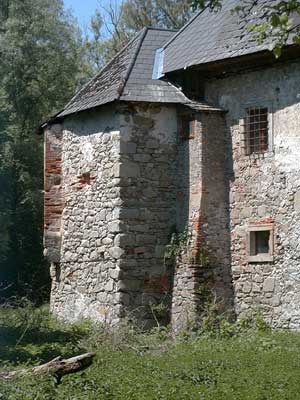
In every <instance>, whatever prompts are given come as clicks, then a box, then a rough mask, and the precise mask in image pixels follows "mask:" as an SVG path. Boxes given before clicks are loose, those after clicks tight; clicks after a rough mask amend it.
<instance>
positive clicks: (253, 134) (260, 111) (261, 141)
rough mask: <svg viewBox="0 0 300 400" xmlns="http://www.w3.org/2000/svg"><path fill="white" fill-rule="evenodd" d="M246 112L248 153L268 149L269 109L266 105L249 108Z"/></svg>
mask: <svg viewBox="0 0 300 400" xmlns="http://www.w3.org/2000/svg"><path fill="white" fill-rule="evenodd" d="M246 113H247V114H246V118H245V135H246V137H245V140H246V152H247V154H253V153H264V152H266V151H268V148H269V137H268V136H269V135H268V109H267V108H266V107H264V108H263V107H255V108H248V109H246Z"/></svg>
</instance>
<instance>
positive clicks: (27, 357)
mask: <svg viewBox="0 0 300 400" xmlns="http://www.w3.org/2000/svg"><path fill="white" fill-rule="evenodd" d="M85 335H86V333H85V332H84V331H81V330H79V329H76V330H74V331H73V330H71V331H63V330H59V329H53V330H46V329H45V330H43V329H28V330H27V331H25V332H24V329H20V328H15V327H7V326H4V327H3V326H0V364H2V363H6V362H10V363H11V364H14V365H15V364H19V363H29V364H36V363H43V362H47V361H50V360H51V359H53V358H55V357H57V356H63V357H71V356H73V355H74V353H75V352H80V351H81V350H82V349H80V347H79V346H78V341H79V340H80V339H83V338H84V337H85Z"/></svg>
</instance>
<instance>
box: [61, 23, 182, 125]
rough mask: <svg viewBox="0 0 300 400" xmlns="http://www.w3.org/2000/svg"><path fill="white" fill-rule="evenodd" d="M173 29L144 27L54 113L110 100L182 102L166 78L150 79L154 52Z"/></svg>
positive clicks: (71, 110) (178, 92)
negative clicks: (61, 109) (63, 106)
mask: <svg viewBox="0 0 300 400" xmlns="http://www.w3.org/2000/svg"><path fill="white" fill-rule="evenodd" d="M174 34H175V31H172V30H163V29H154V28H145V29H143V30H142V31H141V32H139V33H138V34H137V35H136V36H135V38H134V39H133V40H132V41H131V42H129V44H128V45H127V46H126V47H125V48H124V49H122V50H121V51H120V52H119V53H118V54H117V55H116V56H115V57H114V58H113V59H112V60H111V61H110V62H109V63H108V64H107V65H106V66H105V67H104V68H103V69H102V71H100V73H99V74H98V75H96V76H95V77H94V78H93V79H91V80H90V81H89V82H88V83H87V85H85V86H84V87H83V88H82V89H81V90H80V91H79V92H78V93H77V94H76V95H75V96H74V97H73V98H72V99H71V101H70V102H69V103H68V104H67V105H66V106H65V108H64V110H63V111H61V112H60V113H59V114H57V116H56V117H58V118H59V117H64V116H67V115H69V114H73V113H76V112H79V111H83V110H87V109H90V108H94V107H97V106H100V105H102V104H106V103H109V102H112V101H114V100H121V101H137V100H138V101H147V102H157V101H159V102H168V103H169V102H172V103H182V102H186V101H187V98H186V97H185V96H184V94H183V93H182V92H181V91H180V90H179V89H178V88H176V87H175V86H173V85H171V84H170V83H169V82H166V81H162V80H156V79H155V80H153V79H152V70H153V65H154V59H155V52H156V50H157V49H158V48H161V47H162V46H163V45H164V44H165V43H166V42H167V41H168V40H169V39H170V38H171V37H172V36H173V35H174Z"/></svg>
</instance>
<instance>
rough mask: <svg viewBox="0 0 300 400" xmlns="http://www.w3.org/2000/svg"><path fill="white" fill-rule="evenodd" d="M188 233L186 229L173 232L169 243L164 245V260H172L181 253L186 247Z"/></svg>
mask: <svg viewBox="0 0 300 400" xmlns="http://www.w3.org/2000/svg"><path fill="white" fill-rule="evenodd" d="M188 241H189V233H188V231H187V230H184V231H183V232H173V233H172V235H171V239H170V242H169V244H168V245H167V246H166V252H165V260H170V261H171V262H174V261H175V260H176V258H177V257H179V256H180V255H182V254H183V253H184V252H185V251H187V248H188Z"/></svg>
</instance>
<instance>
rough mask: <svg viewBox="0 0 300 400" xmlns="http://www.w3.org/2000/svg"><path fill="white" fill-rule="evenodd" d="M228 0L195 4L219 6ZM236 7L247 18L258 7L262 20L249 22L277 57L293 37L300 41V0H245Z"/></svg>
mask: <svg viewBox="0 0 300 400" xmlns="http://www.w3.org/2000/svg"><path fill="white" fill-rule="evenodd" d="M223 2H224V0H194V2H193V6H194V8H199V9H204V8H210V9H211V10H218V9H220V8H221V7H222V3H223ZM239 3H240V4H239V5H237V6H236V7H234V9H233V10H232V11H233V12H236V13H238V14H239V16H240V18H241V19H244V20H246V18H247V17H248V16H249V14H251V12H253V10H254V9H255V10H256V11H257V10H258V12H259V13H260V17H261V18H260V22H257V23H254V24H251V23H249V25H248V29H249V31H250V32H252V34H253V38H254V39H255V40H256V41H257V42H258V43H263V42H266V41H267V42H268V43H269V44H270V50H272V51H273V52H274V54H275V56H276V57H279V56H280V54H281V49H282V47H283V46H284V45H285V44H287V43H288V42H290V41H292V42H293V43H295V44H300V18H299V17H300V1H298V0H281V1H269V2H265V1H264V2H261V1H260V0H242V1H240V2H239Z"/></svg>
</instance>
